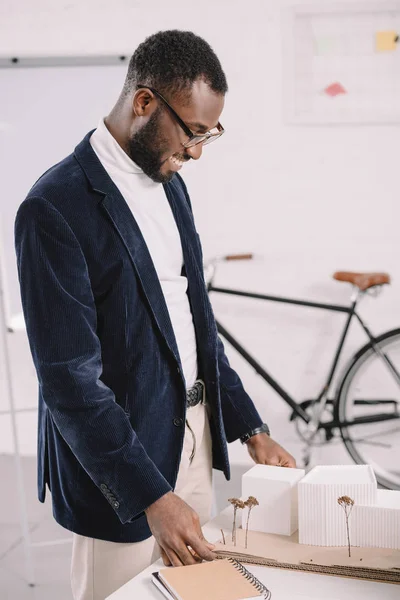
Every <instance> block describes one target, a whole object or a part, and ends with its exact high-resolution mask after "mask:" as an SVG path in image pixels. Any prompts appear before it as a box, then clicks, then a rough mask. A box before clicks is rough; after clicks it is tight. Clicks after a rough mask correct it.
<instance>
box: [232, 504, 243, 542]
mask: <svg viewBox="0 0 400 600" xmlns="http://www.w3.org/2000/svg"><path fill="white" fill-rule="evenodd" d="M228 502H230V503H231V504H232V506H233V525H232V542H233V543H234V545H235V546H236V513H237V511H238V508H244V507H245V504H244V502H243V501H242V500H240V499H239V498H229V499H228Z"/></svg>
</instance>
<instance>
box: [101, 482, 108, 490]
mask: <svg viewBox="0 0 400 600" xmlns="http://www.w3.org/2000/svg"><path fill="white" fill-rule="evenodd" d="M100 489H101V490H103V492H106V491H107V489H108V488H107V486H106V484H105V483H102V484H100Z"/></svg>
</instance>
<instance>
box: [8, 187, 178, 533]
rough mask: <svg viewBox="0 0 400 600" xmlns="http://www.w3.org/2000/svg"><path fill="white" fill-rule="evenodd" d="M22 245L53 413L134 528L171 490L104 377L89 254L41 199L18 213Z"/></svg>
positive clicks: (28, 316)
mask: <svg viewBox="0 0 400 600" xmlns="http://www.w3.org/2000/svg"><path fill="white" fill-rule="evenodd" d="M15 248H16V254H17V266H18V276H19V282H20V288H21V298H22V306H23V311H24V317H25V321H26V327H27V334H28V339H29V344H30V349H31V353H32V357H33V362H34V365H35V368H36V372H37V376H38V381H39V385H40V386H41V388H42V391H43V396H44V398H45V400H46V405H47V408H48V410H49V411H50V413H51V416H52V418H53V420H54V422H55V424H56V426H57V428H58V430H59V432H60V434H61V436H62V437H63V438H64V440H65V442H66V443H67V444H68V446H69V447H70V449H71V451H72V452H73V454H74V455H75V457H76V458H77V460H78V461H79V462H80V464H81V465H82V467H83V468H84V469H85V470H86V472H87V473H88V474H89V476H90V477H91V479H92V480H93V481H94V483H95V484H96V485H97V486H98V487H99V489H100V491H101V492H102V493H103V495H105V497H106V498H107V499H108V500H109V502H110V504H111V506H112V507H113V508H114V510H115V512H116V514H117V515H118V517H119V519H120V521H121V522H122V523H127V522H129V521H131V520H133V519H134V518H136V517H138V516H140V514H141V513H142V512H143V510H144V509H146V508H147V507H148V506H150V505H151V504H152V503H153V502H155V501H156V500H157V499H158V498H160V497H161V496H163V495H164V494H166V493H167V492H169V491H170V490H171V486H170V485H169V483H168V482H167V481H166V479H165V478H164V477H163V476H162V474H161V473H160V471H159V470H158V469H157V467H156V465H155V464H154V463H153V461H152V460H151V459H150V458H149V456H148V455H147V453H146V451H145V449H144V448H143V446H142V445H141V443H140V441H139V439H138V437H137V436H136V434H135V431H134V430H133V429H132V427H131V425H130V423H129V420H128V417H127V416H126V414H125V412H124V410H123V409H122V408H121V407H120V406H119V405H118V404H117V403H116V402H115V396H114V393H113V392H112V390H111V389H110V388H108V387H107V386H106V385H104V383H103V382H102V381H101V380H100V376H101V373H102V361H101V346H100V341H99V338H98V336H97V334H96V325H97V322H96V307H95V303H94V297H93V292H92V288H91V283H90V279H89V273H88V269H87V265H86V260H85V257H84V255H83V252H82V249H81V247H80V245H79V243H78V241H77V239H76V237H75V235H74V233H73V231H72V230H71V228H70V227H69V225H68V223H67V222H66V221H65V219H64V218H63V217H62V215H61V214H60V213H59V212H58V210H57V209H56V208H55V207H54V206H53V205H52V204H51V203H50V202H48V201H47V200H45V199H43V198H37V197H35V198H28V199H27V200H25V201H24V202H23V203H22V204H21V206H20V208H19V210H18V213H17V216H16V220H15ZM110 492H111V494H110ZM110 497H111V500H110Z"/></svg>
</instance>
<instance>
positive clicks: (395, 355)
mask: <svg viewBox="0 0 400 600" xmlns="http://www.w3.org/2000/svg"><path fill="white" fill-rule="evenodd" d="M399 373H400V330H394V331H392V332H388V333H387V334H385V335H384V336H382V337H381V338H380V339H379V341H377V342H375V347H374V348H372V347H366V349H365V350H364V352H363V353H361V354H359V355H358V358H357V360H356V361H355V362H354V363H352V365H351V366H350V368H349V371H348V372H347V374H346V375H345V378H344V382H343V384H342V387H341V394H340V397H339V406H338V420H339V422H340V423H341V434H342V438H343V441H344V444H345V446H346V448H347V450H348V452H349V454H350V455H351V457H352V458H353V459H354V461H355V462H357V463H359V464H370V465H372V466H373V469H374V471H375V475H376V478H377V481H378V483H379V484H380V485H382V486H383V487H387V488H389V489H397V490H400V472H399V466H398V465H399V462H400V461H399V455H400V423H399V420H398V419H399V416H400V415H399V406H400V403H399V399H398V398H399V387H400V377H399ZM393 419H395V420H393ZM352 423H353V424H354V426H352Z"/></svg>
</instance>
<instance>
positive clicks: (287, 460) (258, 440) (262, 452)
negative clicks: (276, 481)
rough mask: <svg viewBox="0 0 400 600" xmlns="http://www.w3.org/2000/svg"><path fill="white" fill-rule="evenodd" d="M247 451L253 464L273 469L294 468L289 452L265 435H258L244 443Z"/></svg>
mask: <svg viewBox="0 0 400 600" xmlns="http://www.w3.org/2000/svg"><path fill="white" fill-rule="evenodd" d="M246 445H247V450H248V451H249V454H250V456H251V458H252V459H253V460H254V462H255V463H257V464H259V465H272V466H275V467H291V468H295V467H296V461H295V459H294V458H293V456H292V455H291V454H289V452H286V450H285V449H284V448H282V446H280V445H279V444H278V443H277V442H275V441H274V440H273V439H272V438H270V437H269V435H267V434H266V433H258V434H257V435H254V436H253V437H251V438H250V439H249V440H248V442H246Z"/></svg>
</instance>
